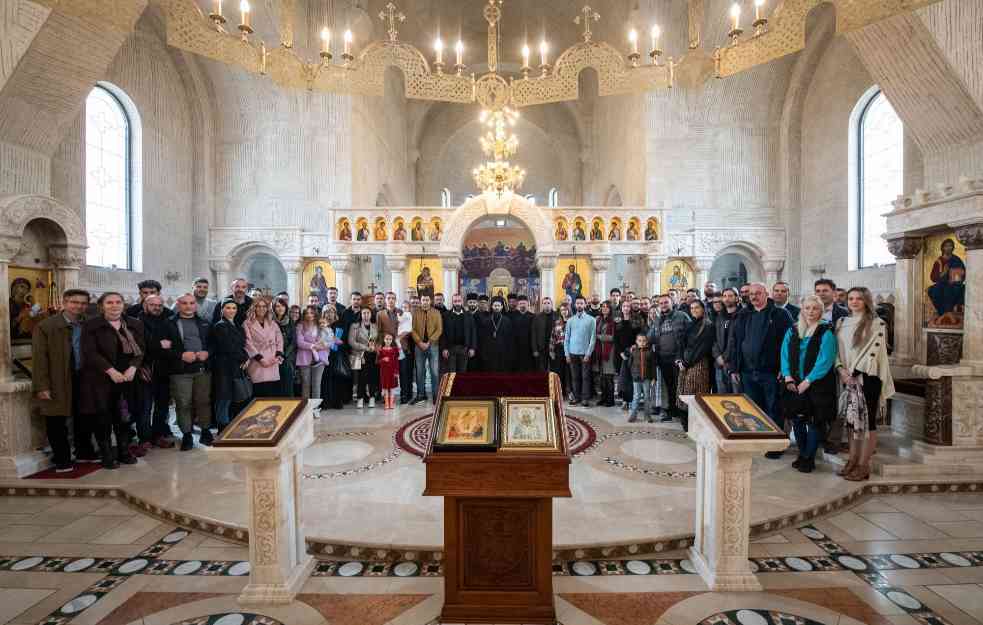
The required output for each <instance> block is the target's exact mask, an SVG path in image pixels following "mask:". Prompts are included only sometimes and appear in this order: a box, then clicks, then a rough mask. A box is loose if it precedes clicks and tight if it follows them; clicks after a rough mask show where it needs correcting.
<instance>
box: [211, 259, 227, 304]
mask: <svg viewBox="0 0 983 625" xmlns="http://www.w3.org/2000/svg"><path fill="white" fill-rule="evenodd" d="M208 266H209V267H210V268H211V270H212V271H213V272H215V283H214V284H213V285H212V289H211V290H212V295H213V296H214V297H216V298H218V300H219V301H220V302H221V301H222V298H224V297H225V296H226V295H228V294H229V293H231V292H232V277H231V276H232V261H228V260H213V261H209V263H208Z"/></svg>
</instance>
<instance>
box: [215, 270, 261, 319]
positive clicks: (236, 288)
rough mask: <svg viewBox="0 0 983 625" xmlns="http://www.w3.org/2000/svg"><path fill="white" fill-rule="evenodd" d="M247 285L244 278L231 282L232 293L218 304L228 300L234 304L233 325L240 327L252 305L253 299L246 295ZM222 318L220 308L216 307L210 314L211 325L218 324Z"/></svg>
mask: <svg viewBox="0 0 983 625" xmlns="http://www.w3.org/2000/svg"><path fill="white" fill-rule="evenodd" d="M248 286H249V283H248V282H246V280H245V278H236V279H235V280H233V281H232V293H230V294H229V295H226V296H225V297H223V298H222V299H221V300H219V301H220V302H224V301H225V300H227V299H230V300H232V301H234V302H235V303H236V306H237V308H236V318H235V324H236V325H237V326H239V327H240V328H241V327H242V324H243V323H244V322H245V321H246V314H247V313H248V312H249V307H250V306H252V305H253V298H251V297H249V296H248V295H246V288H248ZM221 318H222V307H221V306H216V307H215V312H213V313H212V325H214V324H216V323H218V320H219V319H221Z"/></svg>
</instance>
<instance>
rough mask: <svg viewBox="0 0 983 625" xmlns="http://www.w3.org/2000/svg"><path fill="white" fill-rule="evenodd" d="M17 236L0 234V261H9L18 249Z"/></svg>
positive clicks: (18, 239)
mask: <svg viewBox="0 0 983 625" xmlns="http://www.w3.org/2000/svg"><path fill="white" fill-rule="evenodd" d="M20 245H21V240H20V238H19V237H7V236H0V263H9V262H10V261H11V260H12V259H13V258H14V256H17V252H19V251H20Z"/></svg>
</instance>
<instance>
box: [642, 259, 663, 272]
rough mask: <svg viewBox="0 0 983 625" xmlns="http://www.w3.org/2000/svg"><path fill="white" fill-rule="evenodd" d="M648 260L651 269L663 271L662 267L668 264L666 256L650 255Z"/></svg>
mask: <svg viewBox="0 0 983 625" xmlns="http://www.w3.org/2000/svg"><path fill="white" fill-rule="evenodd" d="M646 261H647V262H648V269H649V271H662V268H663V267H665V266H666V258H665V256H649V257H648V258H647V259H646Z"/></svg>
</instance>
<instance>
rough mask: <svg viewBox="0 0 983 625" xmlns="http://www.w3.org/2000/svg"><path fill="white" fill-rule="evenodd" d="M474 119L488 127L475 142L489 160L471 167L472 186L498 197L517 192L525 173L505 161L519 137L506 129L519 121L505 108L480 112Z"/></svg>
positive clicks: (514, 114)
mask: <svg viewBox="0 0 983 625" xmlns="http://www.w3.org/2000/svg"><path fill="white" fill-rule="evenodd" d="M478 119H479V120H480V121H481V122H482V123H483V124H484V125H485V126H487V127H488V131H487V132H486V133H485V134H484V135H483V136H482V137H480V138H479V140H478V142H479V144H480V145H481V151H482V152H484V154H485V156H487V157H488V158H490V159H492V160H490V161H486V162H485V163H482V164H481V165H478V166H477V167H475V168H474V170H473V171H472V172H471V175H472V177H473V178H474V183H475V184H476V185H477V186H478V189H479V190H481V191H482V192H484V193H494V194H495V195H496V196H498V197H502V195H503V194H506V193H513V192H515V191H518V190H519V189H520V188H521V187H522V183H523V182H525V179H526V170H524V169H522V168H521V167H519V166H518V165H513V164H511V163H510V162H509V159H510V158H512V157H513V156H515V153H516V150H518V149H519V137H518V136H516V135H515V133H512V132H509V127H511V126H515V123H516V121H518V119H519V113H518V111H516V110H515V109H512V108H510V107H508V106H505V107H502V108H500V109H497V110H492V111H489V110H483V111H481V116H480V117H479V118H478Z"/></svg>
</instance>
